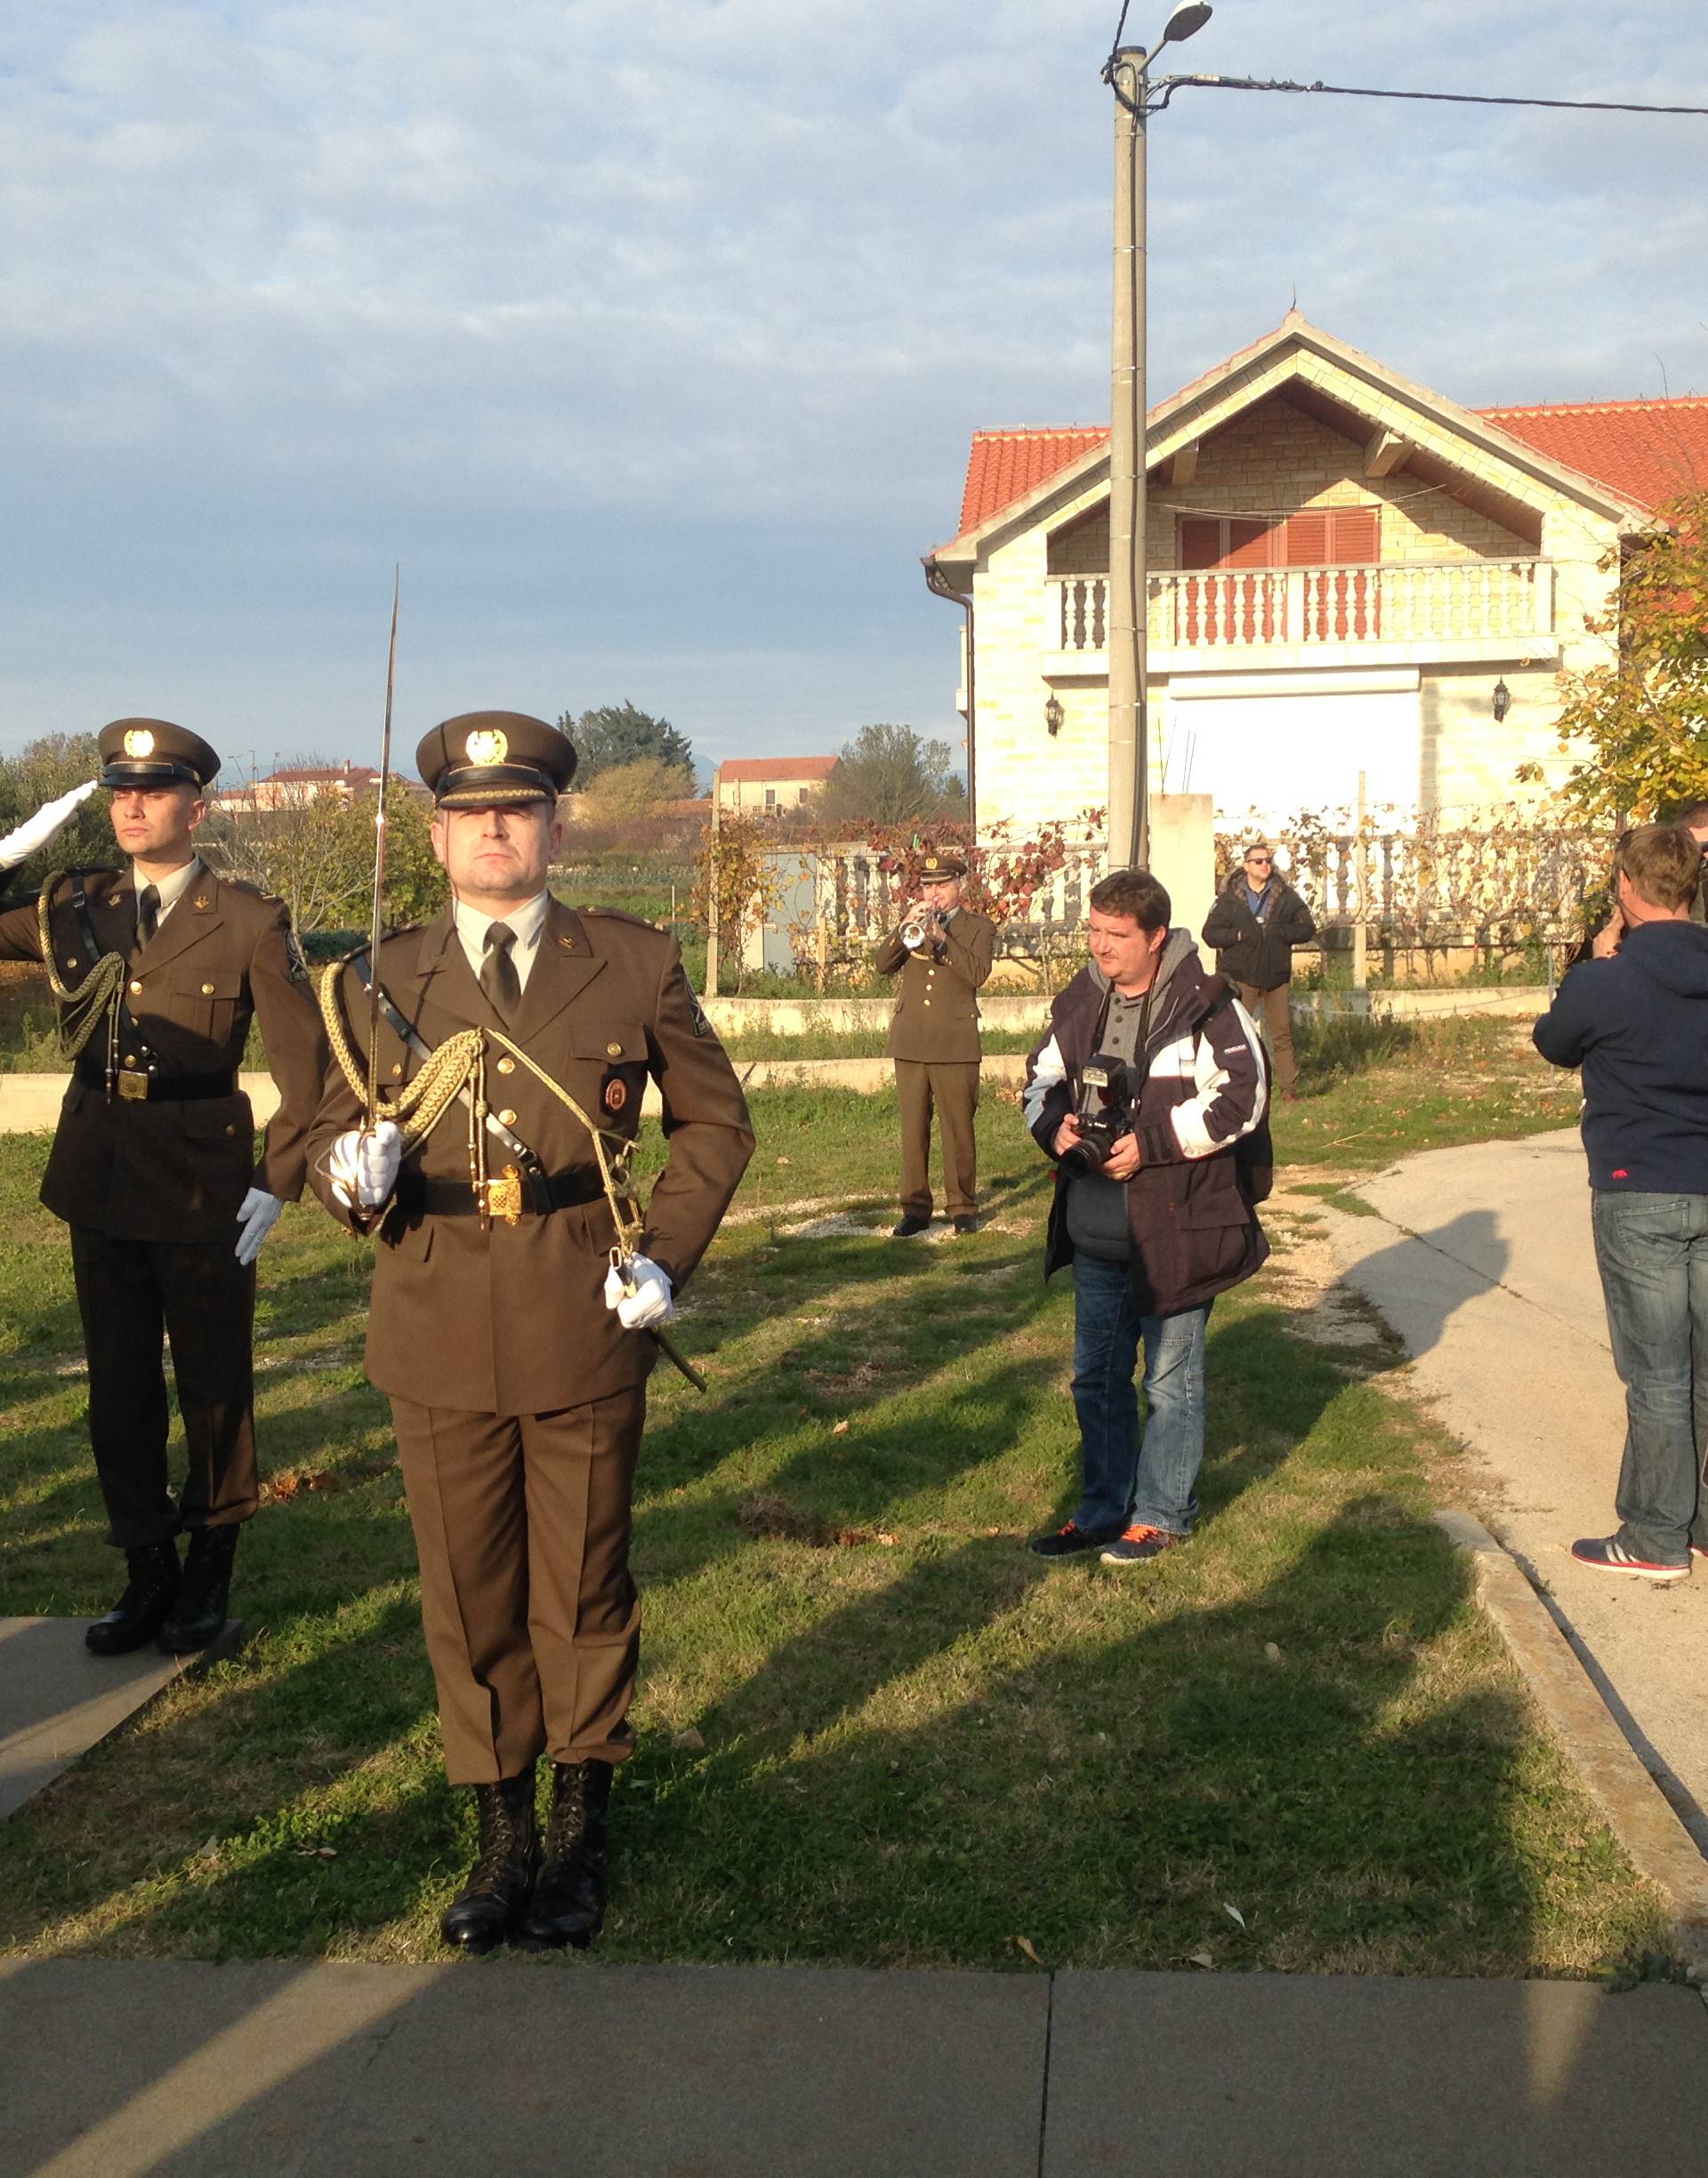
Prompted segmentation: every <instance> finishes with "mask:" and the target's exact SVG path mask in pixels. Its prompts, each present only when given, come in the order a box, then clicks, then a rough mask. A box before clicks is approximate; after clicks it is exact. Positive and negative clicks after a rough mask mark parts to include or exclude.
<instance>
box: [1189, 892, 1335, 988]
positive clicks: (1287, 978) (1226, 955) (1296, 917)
mask: <svg viewBox="0 0 1708 2178" xmlns="http://www.w3.org/2000/svg"><path fill="white" fill-rule="evenodd" d="M1316 935H1317V925H1316V924H1315V923H1314V922H1313V921H1312V920H1311V914H1310V910H1309V908H1307V907H1306V905H1305V903H1304V902H1303V900H1301V899H1300V897H1299V895H1298V894H1297V893H1296V892H1295V891H1293V887H1292V886H1291V885H1290V884H1289V883H1287V882H1286V880H1285V878H1284V877H1277V876H1276V875H1273V874H1271V875H1270V878H1269V883H1268V884H1266V885H1265V886H1264V888H1263V900H1262V905H1261V908H1260V909H1259V911H1258V913H1257V914H1256V915H1253V913H1252V910H1251V906H1250V903H1249V900H1248V899H1247V896H1246V891H1245V871H1244V870H1243V869H1237V870H1236V871H1235V872H1234V874H1233V875H1232V876H1231V877H1230V878H1229V880H1228V883H1226V884H1225V885H1224V886H1223V887H1222V889H1221V891H1220V892H1219V893H1218V894H1217V896H1216V904H1215V906H1214V907H1213V908H1212V909H1211V910H1210V913H1209V915H1208V916H1206V917H1205V919H1204V943H1205V945H1208V946H1214V947H1215V948H1216V967H1217V969H1218V971H1219V972H1221V974H1222V975H1225V976H1226V977H1227V979H1228V980H1229V982H1230V983H1245V984H1247V985H1249V986H1251V987H1252V988H1255V989H1257V990H1277V989H1278V988H1280V986H1281V985H1282V984H1283V983H1287V982H1291V981H1292V980H1293V948H1294V946H1301V945H1309V943H1310V941H1311V940H1312V939H1313V938H1314V937H1315V936H1316Z"/></svg>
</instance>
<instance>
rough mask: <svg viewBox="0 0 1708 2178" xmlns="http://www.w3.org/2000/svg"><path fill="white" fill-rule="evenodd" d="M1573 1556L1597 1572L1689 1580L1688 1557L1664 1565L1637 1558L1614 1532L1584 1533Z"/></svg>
mask: <svg viewBox="0 0 1708 2178" xmlns="http://www.w3.org/2000/svg"><path fill="white" fill-rule="evenodd" d="M1691 1547H1692V1549H1693V1550H1698V1554H1699V1555H1703V1556H1708V1552H1701V1551H1699V1549H1698V1546H1697V1545H1694V1544H1693V1545H1691ZM1572 1555H1573V1557H1574V1558H1575V1559H1576V1561H1577V1562H1578V1563H1579V1565H1586V1566H1592V1567H1593V1568H1594V1569H1595V1570H1596V1571H1597V1572H1598V1573H1634V1574H1635V1575H1636V1576H1637V1577H1638V1578H1639V1579H1640V1580H1652V1581H1674V1580H1688V1579H1689V1577H1690V1561H1689V1559H1688V1557H1687V1558H1686V1559H1685V1561H1684V1562H1683V1564H1682V1565H1667V1564H1665V1563H1664V1562H1663V1561H1659V1560H1657V1559H1654V1558H1640V1557H1638V1556H1637V1554H1636V1553H1635V1552H1634V1551H1628V1550H1627V1549H1626V1548H1625V1546H1624V1545H1623V1543H1622V1542H1621V1541H1620V1540H1619V1538H1618V1537H1617V1536H1616V1535H1614V1536H1586V1537H1584V1538H1583V1541H1582V1542H1581V1543H1574V1544H1573V1545H1572Z"/></svg>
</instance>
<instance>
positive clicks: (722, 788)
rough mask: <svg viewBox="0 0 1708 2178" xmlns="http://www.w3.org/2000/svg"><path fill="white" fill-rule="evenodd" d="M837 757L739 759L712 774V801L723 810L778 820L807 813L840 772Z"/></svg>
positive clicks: (760, 757) (745, 757)
mask: <svg viewBox="0 0 1708 2178" xmlns="http://www.w3.org/2000/svg"><path fill="white" fill-rule="evenodd" d="M836 764H837V759H836V758H835V757H834V756H738V757H736V758H734V759H733V760H732V761H731V762H729V763H721V764H720V765H719V766H718V768H717V770H715V771H713V774H712V798H713V801H714V802H715V803H717V805H718V807H719V808H720V809H721V810H738V811H742V812H743V813H745V815H748V816H755V815H757V816H764V817H776V816H780V815H781V814H782V813H783V811H786V810H793V809H803V808H804V807H805V806H806V804H807V803H809V802H810V801H811V799H812V797H813V796H814V795H816V794H818V793H819V792H820V791H821V790H822V789H823V787H824V784H825V781H826V779H827V778H829V777H830V775H831V773H832V772H833V771H834V770H835V769H836Z"/></svg>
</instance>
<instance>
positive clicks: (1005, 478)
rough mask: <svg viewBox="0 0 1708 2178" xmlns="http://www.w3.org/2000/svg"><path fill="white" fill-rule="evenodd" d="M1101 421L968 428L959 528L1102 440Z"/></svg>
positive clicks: (1019, 495)
mask: <svg viewBox="0 0 1708 2178" xmlns="http://www.w3.org/2000/svg"><path fill="white" fill-rule="evenodd" d="M1108 436H1109V427H1108V424H1061V425H1056V426H1051V427H1050V428H1048V429H1045V428H1043V427H1040V428H1039V429H1037V430H1035V431H979V432H974V433H973V434H972V455H971V459H970V460H969V461H968V463H967V485H966V489H965V490H964V491H963V493H962V495H961V534H962V535H963V536H965V535H966V533H967V531H968V530H969V529H976V528H978V527H979V523H980V522H982V521H988V520H990V518H991V516H992V515H993V514H996V513H1000V512H1002V510H1003V507H1005V506H1011V505H1012V504H1014V502H1015V500H1017V499H1024V498H1025V496H1026V495H1027V492H1030V491H1035V490H1036V489H1037V488H1038V486H1039V485H1040V484H1042V483H1043V482H1044V481H1045V480H1046V479H1048V478H1050V477H1052V476H1054V475H1055V473H1056V472H1057V470H1059V469H1066V468H1068V466H1069V465H1070V464H1072V463H1074V462H1076V461H1077V460H1078V459H1079V458H1080V456H1081V455H1083V454H1089V453H1090V452H1091V451H1092V448H1094V447H1100V446H1105V445H1107V444H1108Z"/></svg>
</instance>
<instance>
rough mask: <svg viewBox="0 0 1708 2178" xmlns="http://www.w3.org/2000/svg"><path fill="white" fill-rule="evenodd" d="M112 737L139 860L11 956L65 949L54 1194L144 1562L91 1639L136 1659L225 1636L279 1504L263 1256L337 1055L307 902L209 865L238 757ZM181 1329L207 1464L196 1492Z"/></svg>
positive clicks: (13, 844) (94, 1413)
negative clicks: (210, 837) (253, 1049)
mask: <svg viewBox="0 0 1708 2178" xmlns="http://www.w3.org/2000/svg"><path fill="white" fill-rule="evenodd" d="M100 748H101V758H102V764H103V768H102V770H101V781H100V783H101V785H102V786H103V787H110V788H111V789H112V796H113V800H112V819H113V829H114V831H115V833H116V834H117V838H118V843H119V845H120V847H121V848H123V849H124V850H125V851H126V852H127V853H128V854H130V856H131V857H132V864H131V867H129V868H128V869H125V870H74V871H72V872H71V873H70V874H69V875H62V876H60V877H57V878H55V879H54V880H52V883H50V885H49V886H48V888H47V890H46V891H44V894H43V895H42V897H41V899H39V900H37V901H32V902H31V903H30V904H29V905H28V906H24V907H12V908H7V909H6V910H5V911H4V913H0V959H5V960H39V961H41V962H42V963H43V964H44V967H45V968H46V971H47V973H48V978H49V981H50V984H51V986H52V990H53V993H54V996H55V997H56V998H57V999H58V1001H59V1004H60V1025H61V1027H60V1032H61V1038H62V1041H63V1042H64V1043H65V1044H66V1045H67V1048H68V1050H69V1049H71V1048H72V1047H74V1046H75V1047H76V1056H75V1059H74V1064H73V1071H72V1075H71V1079H70V1082H69V1083H68V1085H67V1088H66V1093H65V1101H64V1104H63V1106H62V1107H61V1109H60V1123H59V1127H58V1131H57V1132H56V1133H55V1135H54V1138H53V1148H52V1152H51V1153H50V1155H49V1158H48V1161H47V1171H46V1174H45V1176H44V1179H43V1182H42V1200H43V1202H44V1203H45V1204H46V1206H47V1207H48V1208H49V1209H50V1210H52V1212H53V1213H54V1214H55V1215H56V1216H58V1217H61V1218H63V1219H65V1221H66V1222H67V1223H68V1225H69V1226H70V1228H71V1265H72V1271H73V1275H74V1277H75V1279H76V1281H77V1307H78V1310H79V1311H80V1312H81V1314H82V1317H83V1334H84V1345H85V1351H86V1353H87V1355H88V1359H89V1436H90V1440H91V1443H92V1445H93V1449H94V1456H95V1470H96V1472H97V1474H98V1475H99V1477H100V1480H101V1495H102V1496H103V1497H104V1499H105V1500H106V1505H107V1516H108V1520H109V1522H110V1526H111V1538H112V1540H113V1542H114V1543H116V1544H117V1545H118V1546H119V1547H120V1548H121V1549H122V1550H123V1551H124V1552H125V1560H126V1562H127V1566H128V1569H129V1575H130V1578H129V1582H128V1584H127V1585H126V1587H125V1593H124V1594H123V1595H122V1596H121V1597H120V1599H119V1601H118V1602H117V1604H116V1605H115V1606H114V1608H113V1609H112V1610H110V1611H109V1613H108V1615H107V1616H106V1617H104V1618H101V1619H99V1620H97V1622H96V1623H95V1624H94V1625H92V1626H91V1627H90V1628H89V1630H88V1633H87V1635H86V1637H85V1638H86V1639H87V1642H88V1644H89V1646H90V1648H91V1649H93V1650H95V1651H96V1653H97V1654H99V1655H102V1656H117V1655H119V1654H122V1653H124V1652H125V1651H126V1650H132V1649H136V1648H140V1647H141V1644H142V1643H143V1642H146V1641H148V1640H149V1638H150V1637H151V1636H156V1635H157V1636H158V1640H159V1644H160V1646H161V1647H162V1648H163V1649H165V1650H168V1651H169V1652H170V1651H182V1650H193V1649H200V1648H205V1647H206V1645H207V1644H208V1642H211V1641H213V1640H214V1637H215V1636H216V1635H217V1634H218V1633H220V1631H221V1629H222V1627H223V1626H224V1625H225V1618H226V1606H227V1601H228V1599H229V1596H230V1585H231V1565H232V1559H233V1556H234V1554H235V1553H236V1550H237V1543H238V1529H239V1528H240V1526H241V1525H242V1523H243V1522H244V1521H246V1520H247V1519H248V1518H249V1517H250V1515H251V1514H252V1513H253V1512H254V1510H255V1503H256V1487H257V1486H256V1475H255V1435H254V1379H253V1347H254V1306H255V1270H254V1262H255V1257H256V1255H257V1254H258V1253H259V1252H260V1248H261V1245H262V1241H263V1240H264V1239H265V1238H266V1237H267V1235H268V1233H269V1232H270V1230H272V1227H273V1225H274V1223H275V1222H277V1220H278V1215H279V1213H280V1211H281V1210H282V1209H283V1207H284V1205H285V1204H286V1202H288V1201H293V1200H294V1198H296V1196H297V1195H298V1194H300V1193H301V1191H302V1179H303V1171H304V1165H305V1162H306V1142H307V1134H308V1127H309V1123H310V1120H311V1119H312V1118H313V1117H314V1112H315V1108H316V1105H317V1103H318V1098H319V1092H320V1083H321V1079H322V1077H323V1075H324V1072H325V1064H326V1061H325V1052H326V1045H325V1041H324V1038H323V1037H322V1034H321V1028H320V1017H319V1012H318V1008H317V1007H316V1005H315V1003H314V998H313V994H312V992H311V991H310V988H309V980H308V971H307V969H306V967H305V966H304V965H303V961H302V953H301V951H300V950H299V949H298V947H297V944H296V941H295V939H294V936H293V934H292V931H291V925H290V917H289V916H288V914H287V913H286V908H285V907H284V904H283V902H282V901H279V900H276V899H263V898H262V895H261V894H260V893H259V892H257V891H254V889H253V888H252V887H251V886H248V885H244V884H237V883H231V882H230V880H227V879H223V878H220V877H216V876H215V875H214V874H213V872H212V871H211V870H209V869H208V868H207V867H206V866H205V864H204V863H203V862H202V861H201V860H200V859H198V857H197V853H196V850H195V846H194V844H193V841H192V835H193V834H194V833H195V832H196V830H197V828H198V827H199V826H200V825H201V823H202V822H203V820H204V819H205V817H206V815H207V803H206V801H205V798H204V789H205V787H206V786H207V785H208V782H209V781H210V780H211V779H212V778H213V777H214V773H215V772H216V771H217V770H219V765H220V760H219V758H218V756H217V755H216V754H214V751H213V750H212V749H211V748H210V747H209V746H208V745H207V743H206V742H205V741H204V740H203V739H202V738H200V736H199V735H197V734H193V733H190V732H188V731H187V730H185V729H184V728H183V727H181V726H174V725H173V724H171V723H170V722H168V721H166V720H164V719H141V718H133V719H117V720H115V721H114V722H113V723H112V724H111V725H110V726H108V727H105V728H104V729H103V730H102V731H101V736H100ZM72 799H73V797H70V796H67V797H64V801H65V802H67V803H69V802H71V801H72ZM69 813H70V811H69V809H68V808H66V809H65V810H64V811H63V814H62V815H61V816H60V819H59V821H60V822H63V821H64V817H65V816H68V815H69ZM49 814H50V812H49V811H42V812H40V814H39V815H38V817H37V818H36V819H31V820H30V823H29V824H28V825H26V826H23V827H20V830H19V832H17V833H15V834H13V835H12V837H11V839H10V840H8V841H4V842H0V863H6V864H10V863H12V862H13V861H16V860H19V859H23V857H24V856H25V855H28V854H29V853H33V852H34V851H36V848H38V847H40V846H43V845H44V844H45V843H46V841H47V839H48V838H50V837H51V836H52V828H50V829H48V830H46V831H44V830H43V829H42V828H41V820H42V819H43V818H45V817H47V816H48V815H49ZM55 828H56V827H55ZM20 846H21V849H22V852H21V853H20ZM254 1018H258V1019H259V1020H260V1022H261V1031H262V1038H263V1040H264V1042H265V1045H266V1048H267V1059H268V1064H269V1066H270V1068H271V1069H272V1073H273V1077H274V1079H275V1080H276V1081H277V1082H278V1087H279V1093H280V1099H281V1101H280V1105H279V1109H278V1114H277V1116H276V1117H275V1118H274V1119H273V1121H272V1123H271V1124H270V1126H269V1127H268V1129H267V1133H266V1139H265V1142H264V1144H263V1147H262V1155H261V1161H260V1163H259V1164H257V1163H256V1161H255V1157H254V1117H253V1116H252V1114H251V1112H250V1109H249V1100H248V1099H247V1097H246V1096H245V1095H244V1094H243V1093H242V1092H241V1091H240V1090H239V1088H238V1065H239V1063H240V1062H241V1061H242V1057H243V1049H244V1045H245V1043H246V1040H247V1037H248V1034H249V1024H250V1021H251V1020H252V1019H254ZM163 1327H164V1328H165V1335H166V1336H167V1337H168V1338H169V1339H170V1341H171V1343H172V1366H173V1379H174V1382H175V1383H176V1386H177V1391H178V1410H179V1413H180V1414H181V1416H182V1417H183V1424H184V1440H185V1451H186V1454H187V1458H188V1465H187V1472H186V1476H185V1480H184V1486H183V1489H182V1491H181V1494H180V1496H179V1497H178V1498H177V1500H176V1502H174V1501H173V1495H172V1491H171V1489H170V1488H169V1487H168V1475H167V1464H166V1440H167V1434H168V1426H169V1416H168V1408H167V1404H166V1385H165V1372H164V1369H163V1367H162V1364H161V1346H160V1341H161V1331H162V1328H163ZM180 1529H187V1530H188V1531H189V1553H188V1556H187V1558H186V1560H185V1562H184V1564H183V1566H182V1567H180V1564H179V1559H178V1545H177V1542H176V1537H177V1536H178V1533H179V1531H180Z"/></svg>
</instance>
